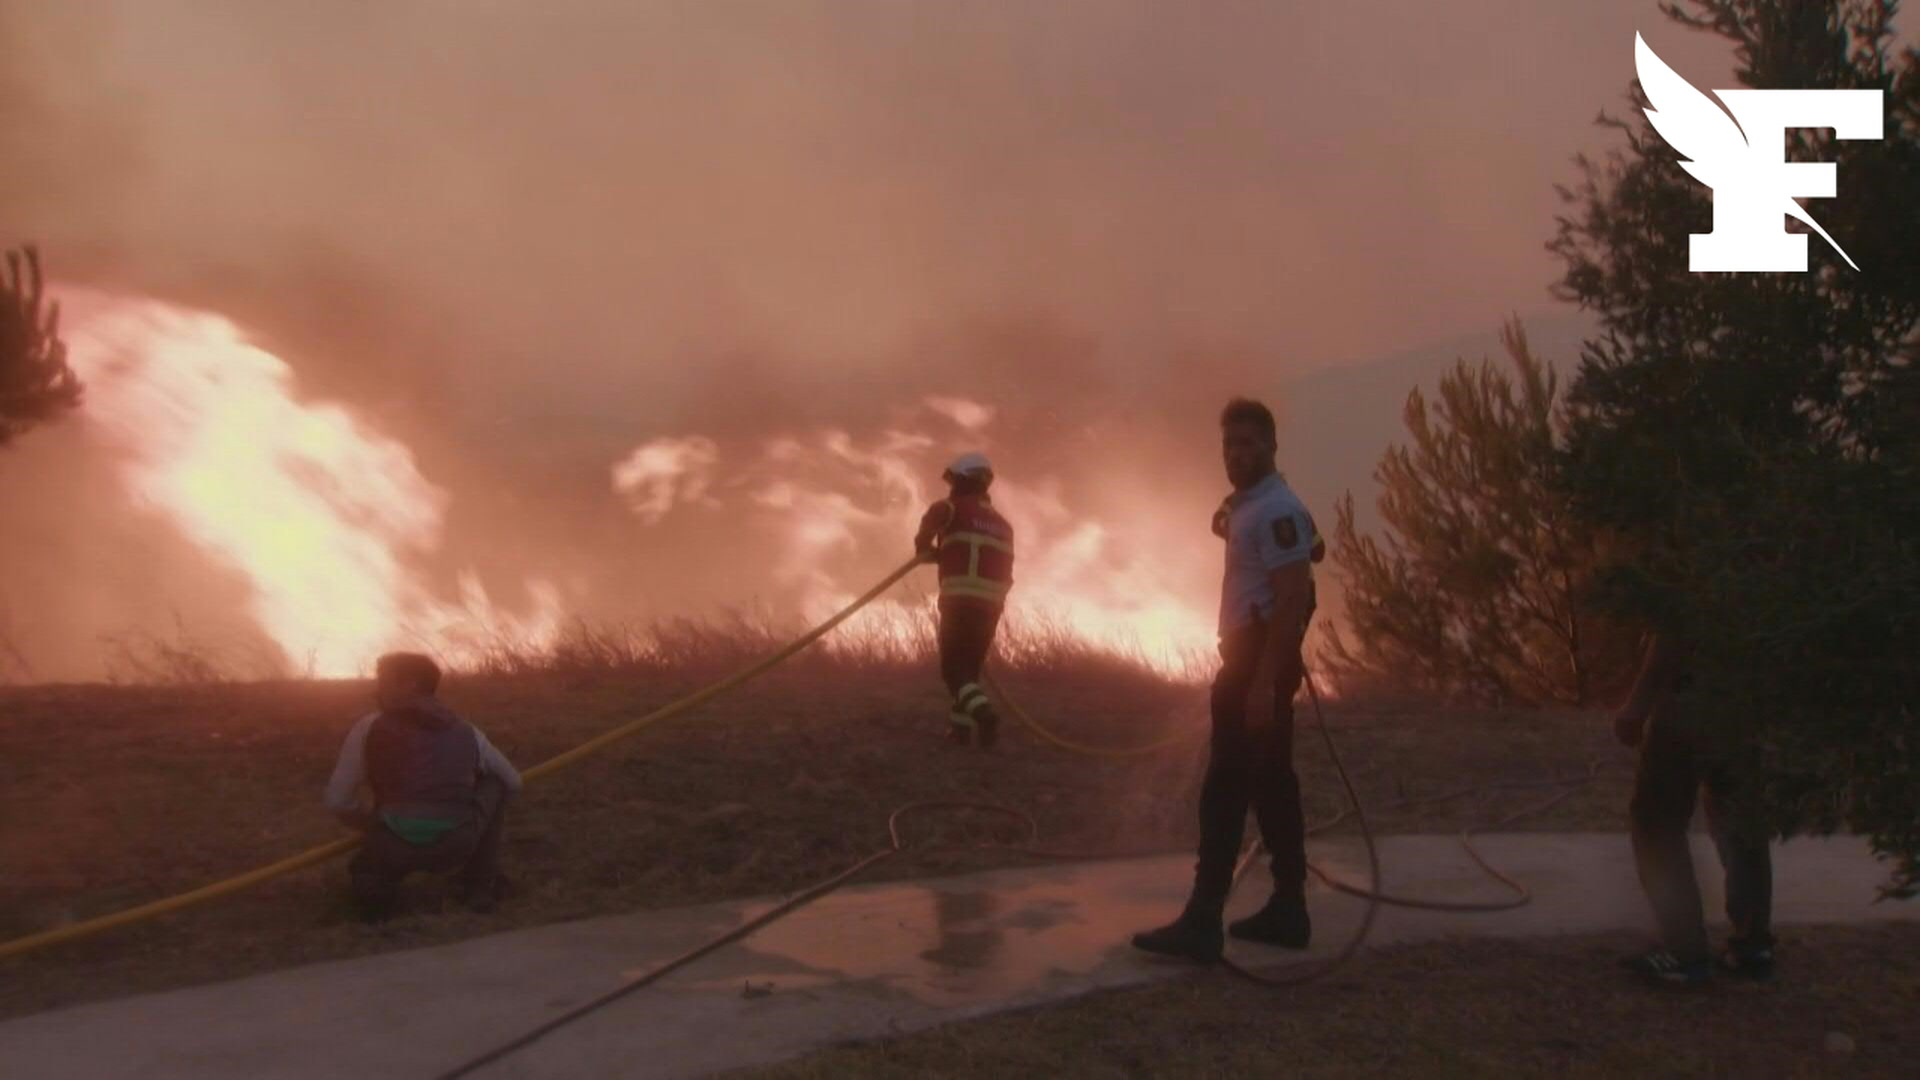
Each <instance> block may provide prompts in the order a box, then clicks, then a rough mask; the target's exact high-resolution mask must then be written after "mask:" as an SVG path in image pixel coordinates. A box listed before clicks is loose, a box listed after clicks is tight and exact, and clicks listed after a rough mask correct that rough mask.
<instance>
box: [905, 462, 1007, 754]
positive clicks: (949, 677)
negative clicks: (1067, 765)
mask: <svg viewBox="0 0 1920 1080" xmlns="http://www.w3.org/2000/svg"><path fill="white" fill-rule="evenodd" d="M942 479H944V480H945V481H946V482H947V484H948V486H949V490H948V493H947V497H946V498H944V499H941V500H940V501H939V502H937V503H934V504H933V505H932V506H931V507H929V508H928V509H927V512H926V515H925V516H924V517H922V518H921V519H920V531H919V533H918V534H917V535H916V536H915V537H914V538H913V547H914V551H915V552H917V553H918V554H919V556H920V558H921V559H923V560H925V561H927V562H931V563H935V564H936V565H938V566H939V568H940V677H941V678H942V679H943V680H945V682H946V684H947V693H948V694H950V695H952V698H953V708H952V711H951V712H950V713H949V715H948V721H949V722H948V725H947V738H948V739H950V740H952V741H953V742H955V743H958V744H959V745H961V746H966V745H968V744H969V743H971V742H973V741H974V739H975V737H976V736H977V737H978V739H979V743H980V746H981V747H983V748H990V747H992V746H993V744H994V740H995V738H996V737H997V736H998V734H999V729H1000V717H999V715H998V714H997V713H995V712H994V709H993V703H992V702H991V701H989V700H987V692H986V691H985V690H984V689H982V688H981V686H980V669H981V668H982V667H983V666H984V665H985V664H986V662H987V654H988V653H990V652H991V651H992V650H993V634H994V631H995V630H996V629H998V628H999V626H1000V615H1001V612H1002V611H1004V610H1005V609H1006V603H1007V591H1008V590H1009V589H1011V588H1012V587H1013V526H1011V525H1009V524H1007V519H1006V518H1003V517H1001V516H1000V513H999V511H997V510H995V509H994V508H993V501H992V499H990V498H989V497H988V495H987V489H988V488H989V487H991V486H993V466H992V465H991V464H989V463H988V462H987V458H986V455H985V454H979V453H966V454H961V455H960V456H959V457H957V458H955V459H954V460H953V464H951V465H949V466H947V470H946V472H945V473H944V474H943V475H942Z"/></svg>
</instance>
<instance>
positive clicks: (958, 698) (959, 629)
mask: <svg viewBox="0 0 1920 1080" xmlns="http://www.w3.org/2000/svg"><path fill="white" fill-rule="evenodd" d="M1000 612H1001V606H1000V605H999V604H995V603H992V602H991V601H986V600H968V599H964V598H958V597H944V596H943V597H941V598H940V678H941V680H942V681H943V682H945V683H946V684H947V693H948V694H949V695H951V696H952V698H953V719H954V722H955V723H971V722H972V721H973V720H974V719H975V718H977V717H978V716H979V714H980V713H981V712H982V711H983V710H984V711H991V710H992V708H993V706H992V705H991V704H989V703H988V701H987V694H986V691H985V690H984V689H982V688H981V686H980V671H981V669H982V668H984V667H986V664H987V654H988V653H991V652H992V651H993V635H994V632H995V631H997V630H998V629H999V628H1000Z"/></svg>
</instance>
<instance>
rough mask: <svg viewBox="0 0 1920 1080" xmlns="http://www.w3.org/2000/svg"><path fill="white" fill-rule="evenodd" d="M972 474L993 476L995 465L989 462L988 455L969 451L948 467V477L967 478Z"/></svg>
mask: <svg viewBox="0 0 1920 1080" xmlns="http://www.w3.org/2000/svg"><path fill="white" fill-rule="evenodd" d="M970 473H980V474H982V475H984V476H987V477H991V476H993V465H992V464H991V463H990V462H988V461H987V455H985V454H982V453H980V452H979V451H977V450H969V451H968V452H966V453H964V454H961V455H960V456H959V457H957V458H954V459H953V463H952V464H950V465H948V466H947V475H948V476H966V475H968V474H970Z"/></svg>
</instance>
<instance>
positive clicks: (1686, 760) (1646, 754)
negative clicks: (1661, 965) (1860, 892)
mask: <svg viewBox="0 0 1920 1080" xmlns="http://www.w3.org/2000/svg"><path fill="white" fill-rule="evenodd" d="M1676 712H1677V710H1675V709H1673V708H1671V707H1669V708H1664V709H1661V710H1658V711H1656V712H1655V713H1654V714H1653V717H1652V719H1651V720H1650V721H1649V722H1648V724H1647V730H1646V734H1645V737H1644V738H1643V739H1642V740H1641V743H1640V763H1639V769H1638V771H1637V773H1636V774H1635V776H1634V784H1633V804H1632V811H1631V816H1632V823H1633V855H1634V862H1635V864H1636V865H1637V867H1638V868H1639V871H1640V885H1641V887H1642V888H1644V889H1645V890H1646V893H1647V899H1648V900H1649V901H1650V902H1651V903H1652V905H1653V912H1654V917H1655V918H1656V919H1658V920H1659V923H1660V932H1661V935H1662V937H1663V938H1664V939H1665V942H1666V946H1667V949H1668V950H1669V951H1671V952H1672V953H1673V954H1674V955H1675V956H1678V957H1680V958H1682V959H1684V960H1694V959H1700V958H1704V957H1706V956H1708V955H1709V954H1710V952H1711V949H1710V948H1709V946H1708V944H1707V928H1706V919H1705V915H1704V913H1703V911H1702V905H1701V902H1700V886H1699V882H1698V881H1697V880H1696V879H1695V878H1694V872H1693V852H1692V849H1691V848H1689V847H1688V845H1687V826H1688V824H1689V823H1690V822H1691V821H1692V820H1693V809H1694V803H1695V801H1696V800H1697V799H1698V798H1699V796H1700V793H1701V792H1702V790H1703V789H1704V791H1705V796H1706V797H1705V802H1706V811H1707V828H1708V831H1709V832H1710V833H1711V834H1712V836H1713V844H1714V847H1715V849H1716V850H1717V851H1718V852H1719V855H1720V865H1721V868H1722V870H1723V871H1724V872H1725V874H1726V893H1727V919H1728V921H1730V922H1731V923H1732V924H1733V935H1734V941H1735V943H1736V944H1739V945H1745V946H1751V947H1764V946H1770V945H1772V944H1773V934H1772V926H1771V922H1772V916H1773V859H1772V855H1771V853H1770V852H1769V850H1768V846H1767V837H1766V836H1765V835H1764V834H1762V835H1753V834H1750V833H1747V832H1745V831H1743V830H1742V828H1741V827H1740V825H1739V823H1738V822H1736V821H1735V820H1734V817H1733V802H1732V800H1734V799H1736V798H1737V797H1738V794H1739V785H1738V782H1737V781H1738V779H1739V778H1738V777H1736V776H1734V775H1732V771H1731V770H1730V769H1729V768H1728V767H1727V766H1726V764H1725V763H1724V761H1722V760H1721V758H1720V755H1718V754H1716V753H1715V752H1714V750H1713V748H1712V747H1711V746H1710V745H1708V744H1707V743H1706V742H1705V741H1704V740H1702V739H1701V738H1700V737H1699V736H1698V735H1696V734H1695V733H1693V732H1691V731H1689V730H1688V726H1687V724H1686V722H1685V719H1684V718H1683V717H1681V716H1678V715H1676Z"/></svg>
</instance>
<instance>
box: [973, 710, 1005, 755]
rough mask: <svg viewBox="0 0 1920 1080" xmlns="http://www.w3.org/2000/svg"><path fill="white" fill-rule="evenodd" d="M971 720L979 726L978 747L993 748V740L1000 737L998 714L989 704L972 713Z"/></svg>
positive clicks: (983, 748)
mask: <svg viewBox="0 0 1920 1080" xmlns="http://www.w3.org/2000/svg"><path fill="white" fill-rule="evenodd" d="M973 722H974V723H975V724H976V725H978V728H979V736H980V749H982V750H991V749H993V744H994V741H995V740H996V739H998V738H999V737H1000V714H998V713H996V712H994V711H993V709H992V707H991V706H989V707H988V708H984V709H981V710H980V711H979V712H976V713H974V714H973Z"/></svg>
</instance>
